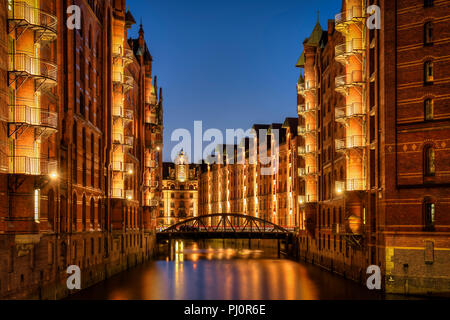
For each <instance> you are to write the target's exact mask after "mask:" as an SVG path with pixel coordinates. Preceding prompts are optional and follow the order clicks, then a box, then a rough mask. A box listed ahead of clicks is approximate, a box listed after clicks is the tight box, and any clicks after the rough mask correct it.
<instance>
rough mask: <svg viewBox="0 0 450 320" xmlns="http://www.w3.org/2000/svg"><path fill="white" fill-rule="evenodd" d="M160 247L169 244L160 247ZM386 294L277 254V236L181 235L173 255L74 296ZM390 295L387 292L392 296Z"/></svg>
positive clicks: (356, 296)
mask: <svg viewBox="0 0 450 320" xmlns="http://www.w3.org/2000/svg"><path fill="white" fill-rule="evenodd" d="M161 249H162V251H163V252H164V250H167V248H161ZM385 298H386V297H385V296H384V295H383V294H381V293H379V292H373V291H369V290H368V289H367V288H364V287H362V286H360V285H358V284H356V283H354V282H352V281H350V280H346V279H344V278H342V277H340V276H337V275H334V274H332V273H330V272H328V271H324V270H322V269H320V268H318V267H315V266H312V265H309V264H304V263H298V262H295V261H291V260H288V259H279V258H278V254H277V244H276V242H275V241H267V240H266V241H265V242H262V241H254V242H253V243H252V246H251V249H250V248H249V245H248V240H247V241H236V240H226V241H223V240H208V241H205V242H200V243H195V242H190V241H178V242H177V243H176V244H175V245H173V247H172V254H171V255H170V257H169V256H168V255H167V253H164V254H163V255H162V256H161V257H159V259H158V260H155V261H152V262H149V263H146V264H144V265H141V266H139V267H137V268H134V269H132V270H129V271H126V272H123V273H121V274H119V275H116V276H114V277H112V278H110V279H108V280H106V281H104V282H102V283H100V284H98V285H96V286H93V287H91V288H88V289H86V290H83V291H81V292H79V293H78V294H76V295H74V296H72V297H71V298H70V299H94V300H174V299H175V300H278V299H281V300H322V299H326V300H336V299H357V300H361V299H364V300H368V299H370V300H379V299H385ZM388 298H389V297H388Z"/></svg>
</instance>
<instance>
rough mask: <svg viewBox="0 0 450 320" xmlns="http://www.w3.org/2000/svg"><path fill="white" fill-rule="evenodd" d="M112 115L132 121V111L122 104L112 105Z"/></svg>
mask: <svg viewBox="0 0 450 320" xmlns="http://www.w3.org/2000/svg"><path fill="white" fill-rule="evenodd" d="M112 114H113V117H116V118H123V119H124V120H128V121H133V119H134V111H133V110H131V109H126V108H124V107H123V106H122V105H118V106H114V107H113V111H112Z"/></svg>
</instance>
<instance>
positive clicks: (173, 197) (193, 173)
mask: <svg viewBox="0 0 450 320" xmlns="http://www.w3.org/2000/svg"><path fill="white" fill-rule="evenodd" d="M199 173H200V168H199V167H198V166H197V165H194V164H189V159H188V157H187V155H185V154H184V153H183V151H181V152H180V154H179V155H178V156H177V158H176V159H175V163H168V162H165V163H164V164H163V181H162V198H161V199H162V205H161V209H160V212H159V215H158V218H157V227H167V226H170V225H172V224H175V223H178V222H180V221H181V220H184V219H189V218H192V217H197V216H198V206H199V201H198V189H199V186H198V183H199Z"/></svg>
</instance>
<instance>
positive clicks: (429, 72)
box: [425, 61, 434, 83]
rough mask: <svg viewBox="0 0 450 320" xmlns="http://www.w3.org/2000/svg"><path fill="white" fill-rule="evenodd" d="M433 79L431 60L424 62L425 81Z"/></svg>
mask: <svg viewBox="0 0 450 320" xmlns="http://www.w3.org/2000/svg"><path fill="white" fill-rule="evenodd" d="M433 80H434V67H433V61H427V62H425V82H426V83H429V82H433Z"/></svg>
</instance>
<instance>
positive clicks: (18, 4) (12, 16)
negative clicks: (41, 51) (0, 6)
mask: <svg viewBox="0 0 450 320" xmlns="http://www.w3.org/2000/svg"><path fill="white" fill-rule="evenodd" d="M7 6H8V26H9V28H8V29H9V30H8V33H11V32H13V31H15V30H17V29H22V28H23V29H29V30H33V31H34V32H35V39H36V41H42V42H46V41H47V42H49V41H54V40H56V38H57V35H58V33H57V27H58V20H57V18H56V16H54V15H52V14H50V13H48V12H45V11H43V10H41V9H38V8H34V7H32V6H30V5H28V4H27V3H26V2H25V1H10V2H9V3H8V5H7ZM18 34H19V37H20V35H21V34H22V32H18Z"/></svg>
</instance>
